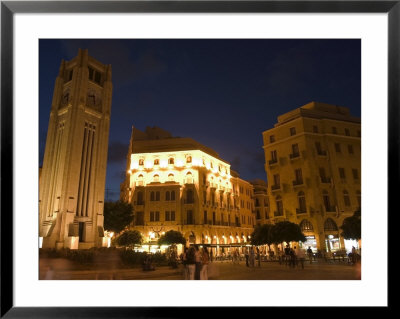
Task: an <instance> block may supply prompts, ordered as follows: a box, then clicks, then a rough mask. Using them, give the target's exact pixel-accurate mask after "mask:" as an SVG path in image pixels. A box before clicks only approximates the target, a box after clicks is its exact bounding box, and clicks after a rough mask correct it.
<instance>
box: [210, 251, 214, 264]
mask: <svg viewBox="0 0 400 319" xmlns="http://www.w3.org/2000/svg"><path fill="white" fill-rule="evenodd" d="M213 256H214V254H213V249H212V248H211V252H210V262H213V259H214V258H213Z"/></svg>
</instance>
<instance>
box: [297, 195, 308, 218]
mask: <svg viewBox="0 0 400 319" xmlns="http://www.w3.org/2000/svg"><path fill="white" fill-rule="evenodd" d="M297 200H298V202H299V209H298V211H297V212H298V213H305V212H306V211H307V208H306V196H305V195H304V192H303V191H301V192H299V193H298V194H297Z"/></svg>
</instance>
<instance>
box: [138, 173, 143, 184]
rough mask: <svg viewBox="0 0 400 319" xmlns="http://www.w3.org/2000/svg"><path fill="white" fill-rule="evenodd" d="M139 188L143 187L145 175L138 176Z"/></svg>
mask: <svg viewBox="0 0 400 319" xmlns="http://www.w3.org/2000/svg"><path fill="white" fill-rule="evenodd" d="M138 186H143V175H142V174H140V175H139V176H138Z"/></svg>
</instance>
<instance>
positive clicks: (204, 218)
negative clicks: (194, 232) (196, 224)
mask: <svg viewBox="0 0 400 319" xmlns="http://www.w3.org/2000/svg"><path fill="white" fill-rule="evenodd" d="M203 223H204V224H207V211H206V210H205V211H204V213H203Z"/></svg>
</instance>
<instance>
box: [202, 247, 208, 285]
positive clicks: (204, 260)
mask: <svg viewBox="0 0 400 319" xmlns="http://www.w3.org/2000/svg"><path fill="white" fill-rule="evenodd" d="M209 259H210V257H209V254H208V250H207V247H203V249H202V252H201V271H200V280H208V262H209Z"/></svg>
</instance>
